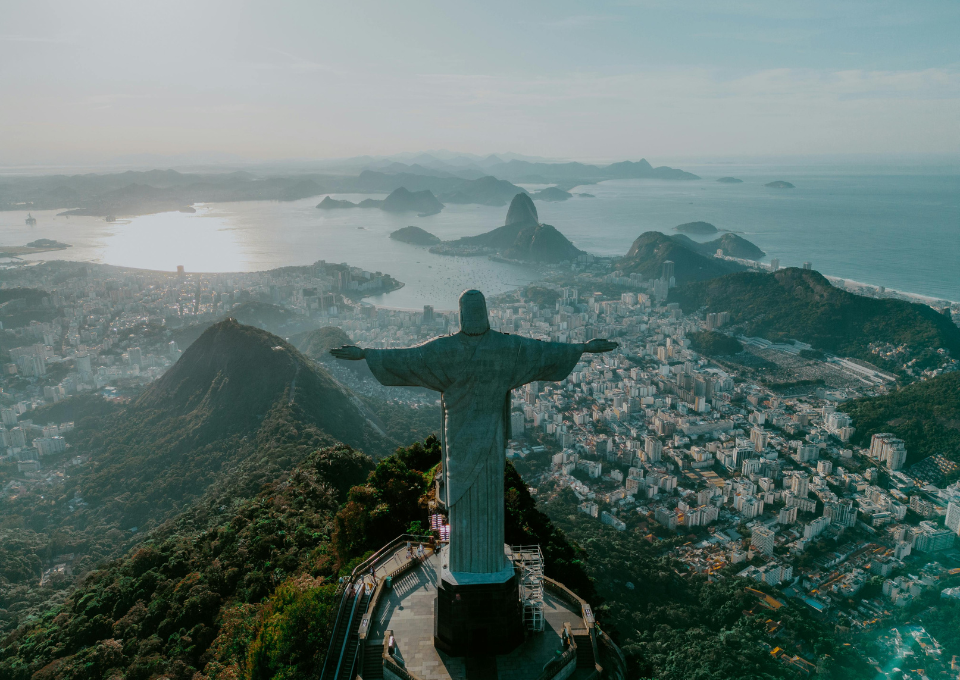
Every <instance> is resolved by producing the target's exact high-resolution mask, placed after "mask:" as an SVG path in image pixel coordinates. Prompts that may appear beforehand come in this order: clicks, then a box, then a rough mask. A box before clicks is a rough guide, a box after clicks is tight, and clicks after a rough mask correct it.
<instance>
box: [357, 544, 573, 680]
mask: <svg viewBox="0 0 960 680" xmlns="http://www.w3.org/2000/svg"><path fill="white" fill-rule="evenodd" d="M405 555H406V550H405V549H404V550H402V551H401V554H400V559H404V558H405ZM395 557H396V556H395ZM401 564H402V562H401ZM439 567H440V560H439V558H437V557H436V556H431V557H429V558H428V559H427V560H426V561H425V562H424V563H423V565H422V566H421V567H419V568H417V569H414V570H412V571H410V572H408V573H407V574H404V575H403V576H401V577H400V578H399V579H398V580H397V581H395V582H394V584H393V588H392V589H391V590H390V591H388V592H387V593H385V596H384V597H383V599H382V600H381V603H380V606H379V611H378V612H377V615H376V619H375V621H374V625H373V627H372V630H371V633H370V637H369V638H368V639H370V640H371V644H377V642H375V640H379V641H382V639H383V636H384V633H385V631H387V630H392V631H393V634H394V637H395V639H396V642H397V648H398V649H399V651H400V655H401V656H402V657H403V659H404V662H405V663H406V666H407V669H408V670H409V671H410V672H411V673H413V674H415V675H416V676H417V677H419V678H421V680H479V679H480V678H483V679H486V678H491V679H495V680H526V679H528V678H531V677H536V676H537V675H538V674H539V673H540V671H541V670H542V668H543V666H544V664H546V663H547V662H548V661H549V660H550V659H552V658H554V657H555V656H556V654H557V650H559V649H560V631H561V630H563V624H564V623H570V625H571V627H572V628H575V629H576V628H581V627H582V626H583V623H582V620H581V618H580V612H578V611H573V609H572V608H571V607H570V606H569V605H567V604H566V603H564V602H562V601H560V600H558V599H557V598H555V597H553V596H552V595H551V594H549V593H547V594H546V595H545V601H544V614H545V616H544V618H545V625H544V631H543V632H542V633H537V634H534V635H531V637H529V638H528V639H527V641H526V642H524V644H522V645H521V646H520V647H519V648H517V649H516V650H514V651H513V652H511V653H510V654H507V655H504V656H498V657H486V658H482V659H463V658H456V657H451V656H447V655H446V654H444V653H443V652H440V651H438V650H436V649H435V648H434V646H433V606H434V605H433V603H434V598H435V597H436V593H437V579H438V578H439ZM395 568H396V567H393V568H392V569H395ZM392 569H391V571H392ZM378 575H379V573H378ZM380 644H382V642H381V643H380Z"/></svg>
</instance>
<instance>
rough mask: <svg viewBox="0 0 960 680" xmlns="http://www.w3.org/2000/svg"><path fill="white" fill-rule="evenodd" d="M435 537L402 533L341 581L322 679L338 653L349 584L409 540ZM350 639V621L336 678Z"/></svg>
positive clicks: (321, 673)
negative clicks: (338, 604) (339, 630)
mask: <svg viewBox="0 0 960 680" xmlns="http://www.w3.org/2000/svg"><path fill="white" fill-rule="evenodd" d="M433 538H434V537H433V536H420V535H418V534H400V535H399V536H397V537H396V538H394V539H393V540H392V541H390V542H389V543H387V544H386V545H385V546H383V547H382V548H380V550H378V551H377V552H375V553H373V554H372V555H371V556H370V557H368V558H367V559H365V560H364V561H363V562H361V563H360V564H358V565H357V566H355V567H354V568H353V570H352V571H351V572H350V576H349V577H347V578H345V579H344V580H343V581H341V582H340V584H339V585H338V586H337V590H336V592H335V593H334V597H335V598H339V599H340V606H339V608H338V610H337V618H336V620H335V622H334V624H333V631H332V635H331V636H330V646H329V647H328V649H327V657H326V659H324V661H323V669H322V670H321V671H320V677H321V679H323V680H327V679H328V676H327V669H328V668H329V665H330V659H331V658H332V657H333V656H334V654H335V653H336V651H335V650H334V648H333V646H334V644H335V643H336V632H337V630H338V629H339V628H340V622H341V621H342V620H343V616H344V612H345V609H346V608H347V606H348V603H347V599H348V598H347V589H348V588H349V586H350V585H351V584H353V583H356V581H357V579H358V578H359V577H361V576H362V575H363V574H365V573H366V572H367V571H368V570H369V569H370V567H371V566H372V565H375V564H376V563H377V562H379V561H380V560H382V559H383V558H384V557H385V556H387V555H388V554H390V553H391V552H392V551H395V550H396V549H397V548H399V547H400V546H402V545H404V544H405V543H406V542H407V541H410V542H411V543H414V542H417V543H428V542H430V540H432V539H433ZM357 590H358V592H359V593H362V592H363V589H362V588H358V589H357ZM355 606H356V603H354V608H355ZM352 616H353V612H352V611H351V622H352ZM349 640H350V626H349V623H348V626H347V632H346V635H345V636H344V638H343V643H342V644H343V646H342V647H341V649H340V655H339V656H338V659H339V660H338V663H337V669H336V673H335V674H334V675H333V676H332V677H333V678H336V677H337V673H339V671H340V663H341V662H342V660H343V654H344V652H345V651H346V647H347V643H348V642H349ZM358 651H359V646H358Z"/></svg>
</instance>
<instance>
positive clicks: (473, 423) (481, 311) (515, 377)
mask: <svg viewBox="0 0 960 680" xmlns="http://www.w3.org/2000/svg"><path fill="white" fill-rule="evenodd" d="M617 346H618V345H617V343H615V342H610V341H608V340H591V341H590V342H588V343H585V344H568V343H559V342H541V341H540V340H532V339H530V338H524V337H520V336H518V335H507V334H504V333H498V332H496V331H494V330H491V329H490V323H489V321H488V319H487V303H486V301H485V300H484V297H483V294H482V293H481V292H480V291H477V290H468V291H465V292H464V293H463V294H462V295H461V296H460V332H459V333H456V334H455V335H449V336H444V337H440V338H436V339H434V340H430V341H428V342H425V343H424V344H422V345H418V346H416V347H410V348H407V349H361V348H359V347H353V346H346V347H341V348H340V349H334V350H331V352H330V353H331V354H333V356H335V357H337V358H338V359H350V360H360V359H366V360H367V365H368V366H369V367H370V370H371V371H372V372H373V375H374V376H375V377H376V378H377V380H379V381H380V382H381V383H382V384H384V385H396V386H414V387H426V388H427V389H431V390H436V391H437V392H440V393H441V408H442V412H443V437H442V440H443V442H444V451H443V494H444V496H445V498H444V499H443V500H444V501H445V503H446V506H447V509H448V511H449V513H450V549H449V565H448V566H447V569H444V575H445V577H446V576H447V571H448V570H449V572H452V574H451V576H452V578H453V579H454V580H455V581H459V582H461V583H466V582H483V581H485V580H488V579H487V578H485V576H486V577H490V580H496V577H497V575H499V574H503V573H504V572H505V571H508V570H510V569H511V567H510V565H509V562H508V561H507V559H506V557H505V555H504V549H503V547H504V542H503V468H504V458H505V455H504V445H505V441H506V440H507V439H508V438H509V437H510V391H511V390H514V389H516V388H518V387H520V386H521V385H525V384H526V383H528V382H532V381H534V380H563V379H564V378H566V377H567V376H568V375H569V374H570V372H571V371H572V370H573V368H574V367H575V366H576V365H577V362H578V361H579V360H580V356H581V355H582V354H583V353H584V352H609V351H610V350H612V349H615V348H616V347H617ZM511 573H512V572H511Z"/></svg>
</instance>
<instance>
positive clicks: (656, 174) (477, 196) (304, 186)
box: [0, 154, 699, 217]
mask: <svg viewBox="0 0 960 680" xmlns="http://www.w3.org/2000/svg"><path fill="white" fill-rule="evenodd" d="M510 156H511V155H510V154H504V158H501V157H499V156H488V157H486V158H480V157H477V158H470V157H466V156H455V157H451V158H447V159H441V158H437V157H434V156H430V155H427V154H421V155H419V156H416V157H415V158H412V159H410V160H413V161H414V162H413V163H410V164H406V163H401V162H399V161H396V160H390V161H387V160H375V159H369V160H368V161H367V162H365V163H364V164H362V165H358V164H356V163H355V162H354V160H355V159H348V160H349V161H350V162H345V163H342V164H340V165H336V164H333V163H332V162H331V163H329V164H328V163H324V164H323V166H322V171H321V168H320V167H318V166H317V165H314V166H312V169H313V171H312V172H290V169H289V168H288V169H287V170H286V173H276V172H271V173H264V172H261V173H258V174H254V173H253V172H250V171H248V170H238V171H235V172H203V173H182V172H177V171H176V170H148V171H142V172H141V171H126V172H122V173H112V174H103V175H101V174H84V175H45V176H29V177H28V176H16V177H8V178H6V179H5V180H4V181H3V182H2V183H0V210H64V211H66V213H67V214H70V215H91V216H101V217H107V216H111V215H112V216H117V217H119V216H133V215H143V214H149V213H157V212H167V211H172V210H177V209H179V208H182V207H185V206H188V205H191V204H193V203H217V202H224V201H257V200H276V201H294V200H299V199H302V198H310V197H312V196H321V195H323V194H331V193H385V194H390V193H392V192H394V191H396V190H397V189H400V188H403V189H405V190H407V191H409V192H411V193H415V192H423V191H429V192H430V193H432V194H433V196H434V197H435V199H437V200H438V201H439V202H440V203H460V204H465V203H476V204H480V205H494V206H500V205H507V203H509V201H510V200H511V199H512V198H513V197H514V196H516V195H517V194H518V193H525V192H526V191H525V190H524V189H523V188H521V187H519V186H517V184H516V183H518V182H519V183H528V184H556V185H557V186H556V187H551V188H549V189H546V190H544V191H541V192H537V193H535V194H534V199H535V200H565V199H566V198H569V196H568V195H567V193H566V190H568V189H571V188H573V187H575V186H578V185H581V184H593V183H596V182H600V181H603V180H609V179H668V180H686V179H689V180H693V179H699V178H698V177H697V176H696V175H693V174H690V173H688V172H684V171H683V170H678V169H675V168H668V167H665V166H662V167H657V168H655V167H653V166H652V165H650V163H648V162H647V161H646V160H643V159H641V160H640V161H637V162H631V161H623V162H620V163H613V164H611V165H607V166H602V167H601V166H596V165H587V164H584V163H546V162H541V161H535V162H534V161H529V160H521V159H519V158H511V157H510ZM506 158H509V160H507V159H506ZM305 167H307V166H305ZM419 212H424V211H422V210H420V211H419Z"/></svg>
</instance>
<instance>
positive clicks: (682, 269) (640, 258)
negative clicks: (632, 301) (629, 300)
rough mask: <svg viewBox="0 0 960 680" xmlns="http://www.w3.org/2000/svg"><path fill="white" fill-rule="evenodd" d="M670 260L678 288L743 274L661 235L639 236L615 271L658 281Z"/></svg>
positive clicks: (736, 266)
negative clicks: (720, 277) (733, 274)
mask: <svg viewBox="0 0 960 680" xmlns="http://www.w3.org/2000/svg"><path fill="white" fill-rule="evenodd" d="M691 242H692V241H691ZM694 245H696V244H694ZM668 260H669V261H670V262H673V265H674V278H675V279H676V280H677V283H678V284H680V283H686V282H690V281H705V280H707V279H713V278H716V277H718V276H723V275H724V274H729V273H731V272H737V271H742V270H743V266H742V265H739V264H737V263H735V262H729V261H727V260H720V259H717V258H715V257H711V256H707V255H704V254H703V253H701V252H699V249H698V248H694V247H691V246H689V245H686V244H685V242H683V241H681V240H679V239H677V238H673V237H670V236H667V235H666V234H661V233H660V232H659V231H648V232H645V233H643V234H641V235H640V236H638V237H637V239H636V240H635V241H634V242H633V244H632V245H631V246H630V250H629V251H627V254H626V255H625V256H624V257H622V258H621V259H620V260H618V261H617V263H616V267H617V269H619V270H621V271H623V272H625V273H627V274H640V275H641V276H642V277H644V278H654V279H658V278H660V276H662V274H663V263H664V262H666V261H668Z"/></svg>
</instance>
